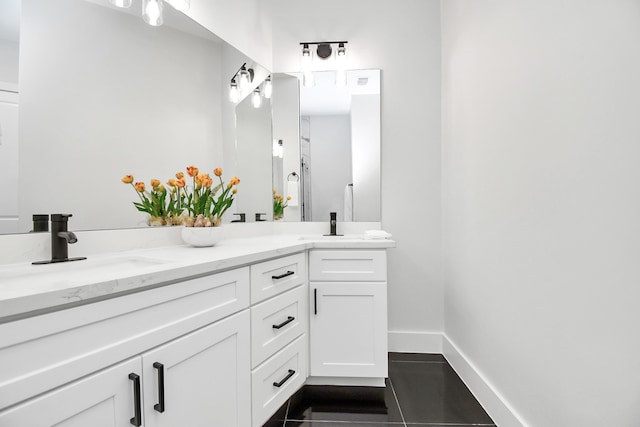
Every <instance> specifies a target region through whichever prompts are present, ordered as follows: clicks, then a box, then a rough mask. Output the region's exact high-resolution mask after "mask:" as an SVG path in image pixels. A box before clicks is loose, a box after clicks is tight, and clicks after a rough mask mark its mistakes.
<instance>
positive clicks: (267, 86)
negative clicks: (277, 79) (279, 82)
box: [263, 75, 273, 99]
mask: <svg viewBox="0 0 640 427" xmlns="http://www.w3.org/2000/svg"><path fill="white" fill-rule="evenodd" d="M263 91H264V97H265V98H267V99H270V98H271V95H273V83H272V82H271V75H269V76H268V77H267V78H266V79H265V80H264V88H263Z"/></svg>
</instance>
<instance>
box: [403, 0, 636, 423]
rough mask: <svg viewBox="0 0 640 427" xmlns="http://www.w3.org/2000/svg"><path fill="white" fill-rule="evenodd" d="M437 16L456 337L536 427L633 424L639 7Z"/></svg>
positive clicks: (448, 6) (480, 5)
mask: <svg viewBox="0 0 640 427" xmlns="http://www.w3.org/2000/svg"><path fill="white" fill-rule="evenodd" d="M442 16H443V116H444V120H443V130H444V133H443V134H444V155H443V161H444V196H445V197H444V218H445V234H444V235H445V245H444V247H445V252H446V262H445V265H446V269H445V272H446V274H445V276H446V283H445V286H446V296H445V312H446V323H445V324H446V329H445V331H446V334H447V336H448V337H449V339H450V340H451V341H452V342H453V343H454V344H455V345H456V346H457V347H458V349H459V350H460V351H461V352H462V353H463V354H464V355H465V356H466V357H467V359H468V361H470V362H471V363H472V364H474V365H475V366H476V368H477V370H478V372H479V373H480V374H482V375H483V376H484V377H485V378H486V379H487V381H488V383H490V384H491V385H492V386H493V388H494V390H495V391H496V392H498V393H499V394H501V395H502V396H504V398H505V401H506V402H507V404H510V405H511V406H512V407H513V409H514V410H515V412H516V413H517V414H519V415H520V417H521V419H522V420H523V421H524V422H525V423H526V424H528V425H531V426H540V427H554V426H557V427H566V426H601V425H608V426H620V427H623V426H636V425H638V422H639V421H638V420H639V419H640V406H639V404H638V403H639V402H640V383H639V382H638V372H640V357H638V355H639V354H640V338H638V337H639V335H638V325H640V310H638V304H639V303H640V286H638V284H639V283H640V263H639V262H638V259H639V255H640V191H639V190H638V188H639V185H640V184H639V183H640V168H639V167H638V159H640V144H639V141H640V120H638V112H639V111H640V79H639V78H638V76H640V49H638V41H639V40H640V3H638V2H637V1H635V0H615V1H597V0H589V1H584V0H566V1H563V2H557V1H552V0H542V1H540V0H535V1H534V0H526V1H519V2H512V1H507V0H476V1H473V2H470V1H464V0H447V1H443V2H442ZM400 245H402V241H400ZM496 421H500V420H496ZM500 425H501V426H511V425H519V423H518V422H517V421H515V420H510V421H505V422H504V423H501V424H500Z"/></svg>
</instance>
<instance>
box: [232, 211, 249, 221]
mask: <svg viewBox="0 0 640 427" xmlns="http://www.w3.org/2000/svg"><path fill="white" fill-rule="evenodd" d="M234 215H240V218H239V219H234V220H233V221H231V222H246V221H247V219H246V216H247V214H245V213H234Z"/></svg>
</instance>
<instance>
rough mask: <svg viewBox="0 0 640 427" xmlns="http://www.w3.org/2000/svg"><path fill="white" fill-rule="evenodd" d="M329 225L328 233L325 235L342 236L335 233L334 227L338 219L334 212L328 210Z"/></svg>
mask: <svg viewBox="0 0 640 427" xmlns="http://www.w3.org/2000/svg"><path fill="white" fill-rule="evenodd" d="M329 218H330V220H329V225H330V226H331V231H330V232H329V234H325V236H342V234H336V228H337V225H338V220H337V217H336V213H335V212H329Z"/></svg>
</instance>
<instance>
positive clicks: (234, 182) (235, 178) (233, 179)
mask: <svg viewBox="0 0 640 427" xmlns="http://www.w3.org/2000/svg"><path fill="white" fill-rule="evenodd" d="M229 184H231V185H238V184H240V178H238V177H237V176H234V177H232V178H231V181H229Z"/></svg>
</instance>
